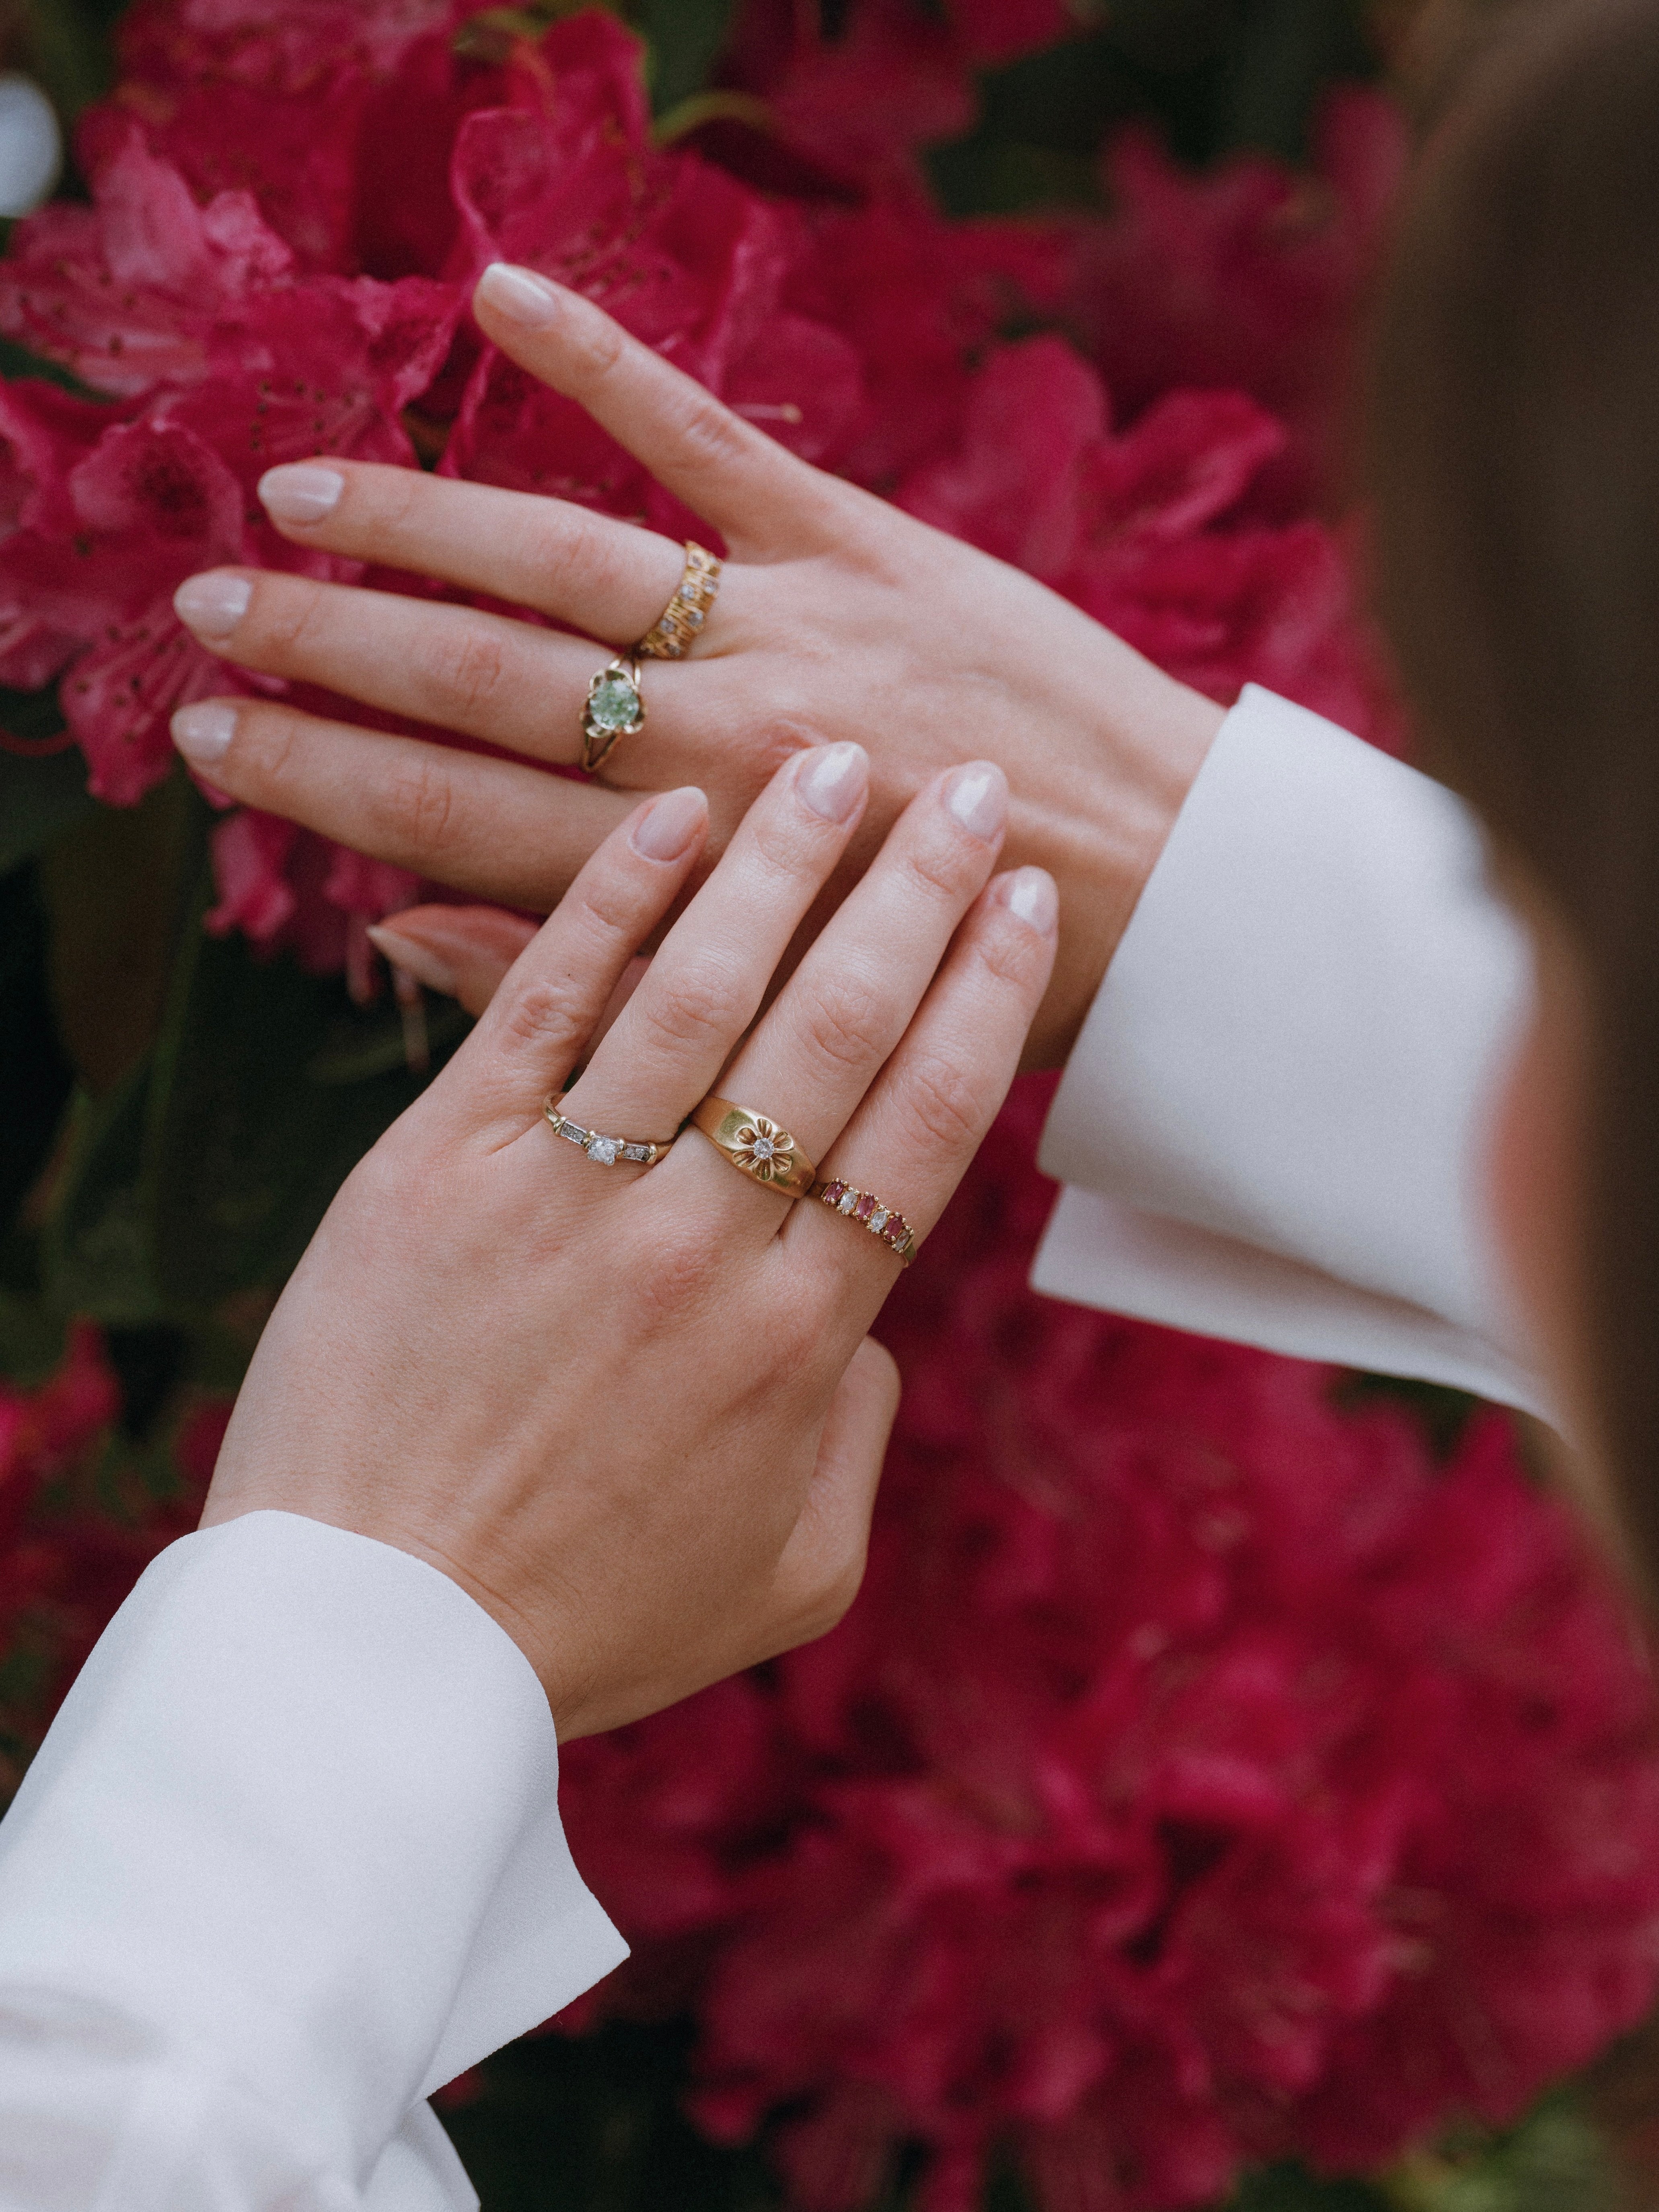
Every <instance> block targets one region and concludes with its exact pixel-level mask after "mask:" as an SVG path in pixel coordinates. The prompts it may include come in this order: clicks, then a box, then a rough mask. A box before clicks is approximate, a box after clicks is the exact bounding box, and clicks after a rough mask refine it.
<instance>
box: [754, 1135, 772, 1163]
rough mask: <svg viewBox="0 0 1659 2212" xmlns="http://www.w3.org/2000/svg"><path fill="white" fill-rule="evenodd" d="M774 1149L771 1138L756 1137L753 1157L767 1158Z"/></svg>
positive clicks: (758, 1158)
mask: <svg viewBox="0 0 1659 2212" xmlns="http://www.w3.org/2000/svg"><path fill="white" fill-rule="evenodd" d="M775 1150H776V1147H775V1146H774V1144H773V1142H772V1139H770V1138H769V1137H757V1138H756V1139H755V1158H757V1160H769V1159H770V1158H771V1157H772V1154H773V1152H775Z"/></svg>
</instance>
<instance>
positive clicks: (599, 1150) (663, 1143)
mask: <svg viewBox="0 0 1659 2212" xmlns="http://www.w3.org/2000/svg"><path fill="white" fill-rule="evenodd" d="M563 1103H564V1101H563V1100H562V1098H556V1097H554V1095H553V1093H552V1092H551V1091H549V1092H548V1094H547V1096H546V1097H545V1098H544V1099H543V1101H542V1111H543V1113H544V1115H546V1116H547V1125H548V1127H549V1128H550V1129H551V1130H552V1132H553V1133H554V1135H555V1136H556V1137H568V1139H569V1140H570V1142H571V1143H572V1144H573V1145H580V1146H581V1148H582V1150H583V1151H584V1152H586V1155H587V1157H588V1158H589V1159H590V1160H592V1161H593V1162H594V1163H595V1164H597V1165H598V1166H599V1167H602V1168H614V1167H615V1166H616V1164H617V1161H618V1160H635V1161H637V1163H638V1164H639V1165H640V1166H641V1167H642V1168H653V1167H655V1165H656V1164H657V1162H658V1161H659V1159H660V1158H662V1156H663V1154H664V1153H665V1152H666V1151H667V1150H668V1148H669V1146H671V1144H672V1143H673V1141H674V1139H672V1138H671V1137H655V1138H651V1137H602V1136H601V1135H600V1134H599V1131H598V1130H597V1129H584V1128H583V1127H581V1125H580V1122H577V1121H571V1120H570V1118H569V1116H568V1115H564V1114H562V1113H561V1112H560V1111H559V1109H560V1107H561V1106H562V1104H563Z"/></svg>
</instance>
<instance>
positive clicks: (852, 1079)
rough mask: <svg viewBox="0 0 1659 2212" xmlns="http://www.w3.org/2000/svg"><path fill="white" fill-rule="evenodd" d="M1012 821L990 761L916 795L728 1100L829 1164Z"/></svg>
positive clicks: (742, 1068)
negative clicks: (825, 1158)
mask: <svg viewBox="0 0 1659 2212" xmlns="http://www.w3.org/2000/svg"><path fill="white" fill-rule="evenodd" d="M1007 814H1008V786H1007V781H1006V778H1005V777H1004V775H1003V773H1002V771H1001V769H1000V768H998V767H997V766H995V764H994V763H991V762H988V761H973V762H969V763H968V764H967V765H966V766H964V767H962V768H958V769H951V771H950V772H949V774H947V775H942V776H939V777H938V778H937V779H936V780H935V781H933V783H932V784H931V785H930V786H928V787H927V789H925V790H924V791H922V792H921V793H918V794H917V796H916V798H915V799H913V800H912V802H911V804H910V805H909V806H908V807H907V808H906V810H905V811H904V813H903V814H902V816H901V817H900V818H899V821H898V823H897V824H896V826H895V828H894V829H893V830H892V832H891V834H890V836H889V837H888V840H887V842H886V843H885V845H884V847H883V848H882V850H881V853H880V855H879V857H878V859H877V860H876V862H875V864H874V865H873V866H872V868H871V869H870V871H869V872H868V874H867V875H866V876H865V877H864V878H863V879H862V880H861V881H860V883H859V884H858V885H857V886H856V888H855V889H854V890H853V891H852V892H851V893H850V895H849V896H848V898H847V900H846V901H845V902H844V903H843V904H842V907H841V908H840V909H839V910H838V911H837V913H836V915H835V916H834V917H833V919H832V920H831V921H829V924H828V926H827V927H825V928H824V930H823V933H822V934H821V935H820V936H819V937H818V939H817V941H816V943H815V944H814V945H813V946H812V949H811V951H810V952H809V953H808V954H807V956H806V957H805V959H804V960H803V961H802V963H801V964H800V966H799V968H798V969H796V971H795V973H794V975H793V976H792V977H791V978H790V980H789V981H788V983H787V985H786V986H785V987H784V989H783V991H782V992H781V994H780V995H779V997H778V1000H777V1001H776V1003H775V1005H774V1006H772V1008H771V1009H770V1011H769V1012H768V1014H767V1016H766V1018H765V1020H764V1021H763V1023H762V1024H760V1026H759V1027H758V1029H757V1030H756V1031H755V1033H754V1035H753V1036H751V1037H750V1038H749V1039H748V1040H747V1042H745V1043H744V1046H743V1048H742V1049H741V1050H740V1052H739V1053H738V1056H737V1058H736V1060H734V1061H733V1062H732V1066H731V1067H730V1068H729V1070H728V1071H727V1072H726V1073H725V1074H724V1075H723V1076H722V1077H721V1078H720V1091H721V1093H722V1094H723V1095H725V1096H726V1097H730V1098H731V1099H732V1102H733V1103H734V1104H738V1105H740V1106H743V1107H745V1108H748V1109H752V1110H753V1111H755V1112H757V1113H758V1114H762V1115H765V1116H766V1117H767V1118H768V1119H769V1121H773V1122H774V1123H775V1124H776V1125H777V1126H778V1127H781V1129H782V1130H783V1131H784V1132H785V1133H786V1134H787V1136H788V1137H789V1138H790V1139H793V1148H796V1149H798V1150H799V1151H800V1152H805V1156H806V1158H807V1159H808V1160H811V1161H817V1160H819V1159H821V1158H823V1155H824V1154H825V1153H826V1152H828V1151H829V1147H830V1146H831V1145H832V1144H833V1143H834V1142H835V1140H836V1138H837V1137H838V1136H839V1135H840V1133H841V1132H842V1128H843V1127H845V1126H846V1124H847V1122H848V1121H849V1120H850V1118H851V1117H852V1115H853V1114H854V1112H855V1111H856V1110H857V1109H858V1106H859V1103H860V1100H862V1098H863V1097H864V1096H865V1094H866V1091H868V1090H869V1088H870V1086H871V1085H872V1083H873V1082H874V1081H875V1079H876V1078H877V1076H878V1073H879V1072H880V1070H881V1068H882V1067H883V1066H884V1064H885V1062H886V1061H887V1060H888V1059H889V1058H890V1055H891V1054H892V1053H893V1051H894V1050H895V1048H896V1047H897V1045H898V1043H899V1042H900V1040H901V1039H902V1037H903V1036H904V1035H905V1032H906V1030H908V1028H909V1026H910V1022H911V1018H912V1017H913V1016H914V1015H915V1011H916V1008H917V1007H918V1006H920V1005H921V1001H922V999H923V997H924V995H925V994H926V993H927V988H928V986H929V985H930V983H931V982H932V981H933V976H934V974H935V972H936V971H937V969H938V968H939V963H940V961H941V960H942V959H943V958H944V957H945V952H946V949H947V948H948V946H949V945H950V944H951V939H952V938H953V936H954V935H955V933H956V931H957V926H958V924H959V923H960V922H961V921H962V918H963V915H965V914H966V913H967V911H968V909H969V907H970V906H971V905H972V904H973V902H974V901H975V898H977V897H978V896H979V894H980V892H981V890H983V889H984V887H985V884H986V882H987V879H988V878H989V876H990V873H991V871H992V869H993V867H994V866H995V865H996V856H997V854H998V852H999V850H1000V848H1001V844H1002V839H1003V836H1004V832H1005V829H1006V823H1007Z"/></svg>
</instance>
